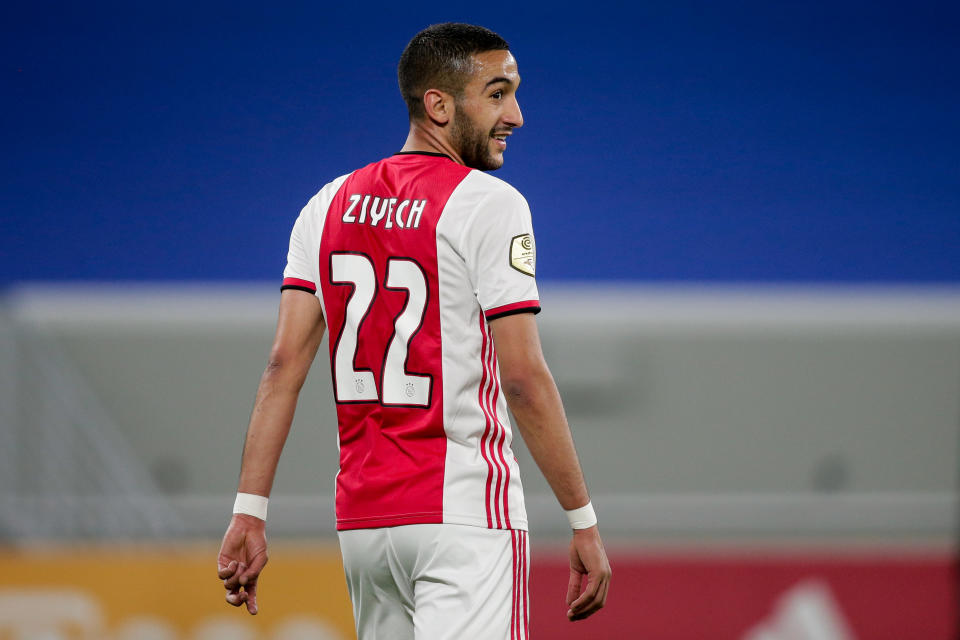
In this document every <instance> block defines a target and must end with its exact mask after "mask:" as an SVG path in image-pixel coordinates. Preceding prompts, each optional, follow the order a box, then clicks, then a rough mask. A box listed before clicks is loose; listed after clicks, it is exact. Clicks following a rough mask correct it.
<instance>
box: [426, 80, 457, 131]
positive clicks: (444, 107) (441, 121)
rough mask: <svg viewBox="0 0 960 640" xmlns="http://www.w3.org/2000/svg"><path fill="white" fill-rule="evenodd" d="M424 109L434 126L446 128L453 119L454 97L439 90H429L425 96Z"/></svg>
mask: <svg viewBox="0 0 960 640" xmlns="http://www.w3.org/2000/svg"><path fill="white" fill-rule="evenodd" d="M423 109H424V111H426V113H427V117H428V118H430V119H431V120H432V121H433V122H434V124H437V125H440V126H444V125H446V124H447V123H448V122H450V120H451V119H453V111H454V104H453V96H452V95H450V94H449V93H446V92H444V91H440V90H439V89H427V92H426V93H424V94H423Z"/></svg>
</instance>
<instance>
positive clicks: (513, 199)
mask: <svg viewBox="0 0 960 640" xmlns="http://www.w3.org/2000/svg"><path fill="white" fill-rule="evenodd" d="M501 185H502V186H501ZM498 186H500V187H501V188H497V189H494V190H491V191H490V192H489V194H488V195H487V196H486V197H485V198H483V200H481V202H480V203H479V204H478V209H477V210H476V211H474V212H473V215H472V216H471V218H470V220H469V221H468V224H467V225H466V227H465V229H464V235H463V237H462V238H461V247H462V250H463V255H464V258H465V260H466V262H467V269H468V270H469V272H470V279H471V281H472V282H473V284H474V293H475V294H476V296H477V301H478V302H479V303H480V307H481V308H482V309H483V312H484V315H485V316H486V318H487V319H488V320H493V319H494V318H499V317H502V316H506V315H510V314H513V313H525V312H529V313H538V312H539V311H540V295H539V293H538V292H537V281H536V242H535V241H534V236H533V224H532V221H531V218H530V208H529V207H528V206H527V201H526V200H524V198H523V196H521V195H520V193H519V192H517V191H516V190H515V189H513V188H512V187H510V186H508V185H506V184H503V183H501V184H500V185H498Z"/></svg>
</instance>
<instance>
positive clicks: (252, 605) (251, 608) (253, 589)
mask: <svg viewBox="0 0 960 640" xmlns="http://www.w3.org/2000/svg"><path fill="white" fill-rule="evenodd" d="M243 589H244V593H245V594H246V596H247V613H249V614H250V615H252V616H255V615H257V581H256V580H254V581H253V582H251V583H249V584H248V585H247V586H246V587H244V588H243Z"/></svg>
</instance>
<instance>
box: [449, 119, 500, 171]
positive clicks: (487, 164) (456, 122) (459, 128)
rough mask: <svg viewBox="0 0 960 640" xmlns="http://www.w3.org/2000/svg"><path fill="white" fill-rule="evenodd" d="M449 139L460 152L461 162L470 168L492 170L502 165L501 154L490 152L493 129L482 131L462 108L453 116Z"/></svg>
mask: <svg viewBox="0 0 960 640" xmlns="http://www.w3.org/2000/svg"><path fill="white" fill-rule="evenodd" d="M452 124H453V129H452V131H451V132H450V133H451V139H452V142H453V143H454V145H456V147H457V150H458V151H459V153H460V159H461V160H463V164H465V165H466V166H468V167H470V168H471V169H480V170H481V171H494V170H495V169H499V168H500V167H502V166H503V154H502V153H501V154H498V155H494V154H493V153H491V152H490V140H491V139H492V138H493V134H494V130H493V129H491V130H490V131H487V132H484V131H481V130H480V127H477V126H476V125H475V124H474V122H473V120H471V119H470V118H469V117H468V116H467V115H466V114H464V113H463V111H462V110H458V111H457V113H456V115H454V117H453V123H452Z"/></svg>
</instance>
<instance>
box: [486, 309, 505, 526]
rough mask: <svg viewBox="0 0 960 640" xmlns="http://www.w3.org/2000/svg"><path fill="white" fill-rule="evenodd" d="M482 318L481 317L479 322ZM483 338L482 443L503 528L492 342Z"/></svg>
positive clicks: (494, 499)
mask: <svg viewBox="0 0 960 640" xmlns="http://www.w3.org/2000/svg"><path fill="white" fill-rule="evenodd" d="M482 322H483V320H482V319H481V323H482ZM484 340H487V341H488V342H487V344H489V345H490V348H489V349H488V350H487V357H486V358H485V359H484V361H483V367H484V370H485V372H486V375H487V380H488V382H487V386H486V389H485V391H484V394H483V403H484V405H483V411H484V413H485V414H486V416H487V420H488V422H489V425H490V429H489V431H488V435H487V439H486V442H485V443H484V445H483V446H484V448H485V449H486V451H487V455H488V456H489V457H490V460H491V461H492V463H493V467H494V468H495V469H496V483H495V484H494V486H493V489H492V494H493V512H494V514H495V515H496V520H497V528H498V529H502V528H503V521H502V520H501V518H500V513H501V510H500V486H501V483H502V480H503V468H502V467H501V466H500V461H499V460H497V455H496V441H497V438H499V436H500V430H499V428H498V425H497V418H496V416H495V415H494V412H493V407H492V406H491V403H490V398H491V396H492V395H493V390H494V387H495V386H496V376H495V375H494V371H493V366H492V365H493V342H491V341H489V340H490V336H489V334H488V333H487V332H486V330H484Z"/></svg>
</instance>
